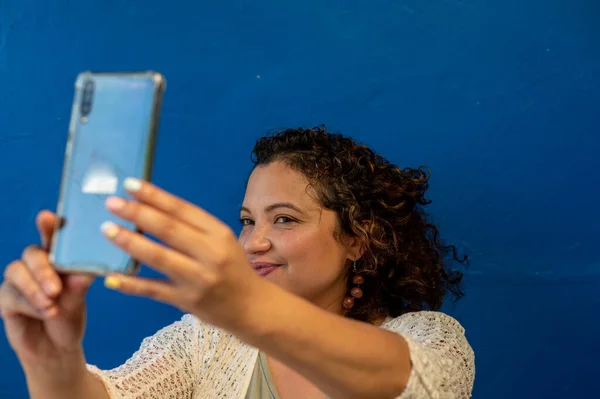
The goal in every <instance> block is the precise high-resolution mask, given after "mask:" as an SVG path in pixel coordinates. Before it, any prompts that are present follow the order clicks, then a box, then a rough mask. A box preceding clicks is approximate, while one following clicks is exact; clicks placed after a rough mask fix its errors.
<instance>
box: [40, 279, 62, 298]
mask: <svg viewBox="0 0 600 399" xmlns="http://www.w3.org/2000/svg"><path fill="white" fill-rule="evenodd" d="M42 287H43V288H44V291H45V292H46V294H47V295H50V296H54V295H55V294H57V293H58V290H59V287H58V284H56V282H55V281H52V280H46V281H44V283H43V285H42Z"/></svg>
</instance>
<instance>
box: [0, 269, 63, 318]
mask: <svg viewBox="0 0 600 399" xmlns="http://www.w3.org/2000/svg"><path fill="white" fill-rule="evenodd" d="M1 291H2V295H1V299H0V308H1V309H2V313H3V314H25V315H27V316H31V317H34V318H44V317H51V316H53V315H55V314H56V311H57V308H56V305H55V303H54V301H52V300H51V299H50V298H48V296H47V295H46V294H45V293H44V291H43V290H42V288H41V287H40V285H39V284H38V282H37V281H36V279H35V278H34V276H33V274H32V273H31V271H30V270H29V269H28V267H27V266H26V265H25V263H24V262H23V261H15V262H13V263H11V264H10V265H8V266H7V268H6V269H5V271H4V283H3V284H2V288H1Z"/></svg>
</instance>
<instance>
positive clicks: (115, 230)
mask: <svg viewBox="0 0 600 399" xmlns="http://www.w3.org/2000/svg"><path fill="white" fill-rule="evenodd" d="M100 230H102V232H103V233H104V235H106V236H107V237H108V238H115V237H116V236H117V234H119V226H117V225H116V224H115V223H113V222H110V221H106V222H104V223H102V225H101V226H100Z"/></svg>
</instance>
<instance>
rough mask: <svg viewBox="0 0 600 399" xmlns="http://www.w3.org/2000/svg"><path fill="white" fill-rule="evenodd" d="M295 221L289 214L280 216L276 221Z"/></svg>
mask: <svg viewBox="0 0 600 399" xmlns="http://www.w3.org/2000/svg"><path fill="white" fill-rule="evenodd" d="M293 221H294V220H293V219H292V218H289V217H287V216H279V217H278V218H277V219H275V223H290V222H293Z"/></svg>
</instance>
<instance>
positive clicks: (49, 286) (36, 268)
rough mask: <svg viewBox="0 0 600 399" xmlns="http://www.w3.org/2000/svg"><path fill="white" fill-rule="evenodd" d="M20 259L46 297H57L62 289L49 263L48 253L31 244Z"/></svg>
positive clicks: (58, 278)
mask: <svg viewBox="0 0 600 399" xmlns="http://www.w3.org/2000/svg"><path fill="white" fill-rule="evenodd" d="M22 259H23V262H24V263H25V265H26V267H27V269H29V271H30V272H31V275H32V276H33V278H34V280H35V281H36V282H37V283H38V285H39V286H40V287H41V288H42V290H43V292H44V293H45V295H46V296H47V297H48V298H55V297H57V296H58V295H59V294H60V292H61V290H62V283H61V280H60V277H59V276H58V273H57V272H56V270H55V269H54V268H53V267H52V266H51V265H50V261H49V259H48V253H47V252H46V251H45V250H44V249H42V248H41V247H39V246H37V245H31V246H29V247H27V248H26V249H25V251H23V256H22Z"/></svg>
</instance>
